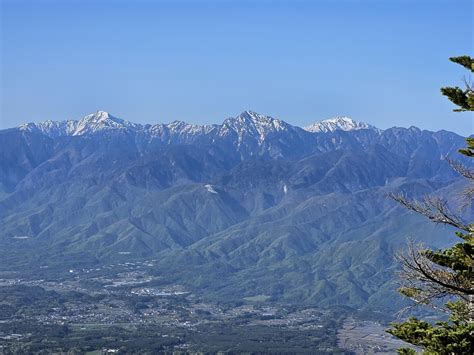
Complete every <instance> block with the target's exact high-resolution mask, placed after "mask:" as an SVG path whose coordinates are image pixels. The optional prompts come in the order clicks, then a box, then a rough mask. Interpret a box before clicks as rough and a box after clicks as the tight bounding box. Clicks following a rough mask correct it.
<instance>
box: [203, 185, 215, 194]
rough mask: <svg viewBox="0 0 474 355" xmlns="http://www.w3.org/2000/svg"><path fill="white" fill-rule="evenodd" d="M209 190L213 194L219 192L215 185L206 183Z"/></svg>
mask: <svg viewBox="0 0 474 355" xmlns="http://www.w3.org/2000/svg"><path fill="white" fill-rule="evenodd" d="M204 187H205V188H206V190H207V191H209V192H210V193H211V194H217V193H218V192H217V191H216V190H215V189H214V187H213V186H212V185H210V184H206V185H204Z"/></svg>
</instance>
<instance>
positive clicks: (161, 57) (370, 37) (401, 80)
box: [0, 0, 474, 135]
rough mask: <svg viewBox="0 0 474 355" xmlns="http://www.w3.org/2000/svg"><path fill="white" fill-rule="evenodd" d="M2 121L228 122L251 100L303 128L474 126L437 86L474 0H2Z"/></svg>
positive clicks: (446, 79)
mask: <svg viewBox="0 0 474 355" xmlns="http://www.w3.org/2000/svg"><path fill="white" fill-rule="evenodd" d="M0 3H1V38H2V41H1V45H2V46H1V69H2V72H1V77H0V84H1V87H0V90H1V102H0V105H1V117H0V128H6V127H12V126H15V125H17V124H19V123H21V122H26V121H39V120H45V119H53V120H59V119H66V118H74V119H77V118H80V117H82V116H84V115H85V114H88V113H91V112H95V111H97V110H105V111H108V112H110V113H112V114H114V115H116V116H118V117H122V118H124V119H128V120H130V121H135V122H141V123H156V122H169V121H172V120H175V119H180V120H185V121H188V122H193V123H220V122H222V121H223V120H224V119H225V118H227V117H229V116H235V115H236V114H238V113H240V112H242V111H244V110H247V109H250V110H253V111H257V112H260V113H263V114H269V115H272V116H274V117H278V118H281V119H283V120H285V121H287V122H289V123H291V124H294V125H300V126H302V125H305V124H308V123H310V122H313V121H317V120H320V119H324V118H328V117H331V116H335V115H347V116H350V117H352V118H354V119H357V120H361V121H366V122H369V123H371V124H374V125H376V126H378V127H380V128H387V127H391V126H405V127H408V126H411V125H415V126H418V127H420V128H425V129H431V130H439V129H447V130H452V131H456V132H458V133H461V134H464V135H467V134H471V133H474V127H473V118H472V115H470V114H468V113H463V114H456V113H452V112H451V109H452V108H453V106H452V105H451V104H450V103H449V102H448V100H447V99H445V98H444V97H442V96H441V95H440V92H439V88H440V87H441V86H447V85H461V84H462V78H463V76H464V75H465V73H466V71H465V70H463V69H462V67H460V66H457V65H455V64H452V63H450V62H449V61H448V57H449V56H453V55H462V54H470V55H473V54H474V53H473V38H472V34H473V7H472V4H471V1H464V0H429V1H424V0H379V1H375V0H372V1H369V0H366V1H363V0H360V1H355V0H353V1H349V0H339V1H337V0H332V1H329V0H327V1H317V0H313V1H309V0H308V1H297V0H296V1H295V0H293V1H289V0H288V1H263V0H262V1H242V0H241V1H237V0H235V1H225V0H222V1H217V0H215V1H198V0H195V1H180V0H175V1H144V0H141V1H140V0H138V1H137V0H134V1H132V0H128V1H125V0H115V1H112V0H97V1H88V0H81V1H75V0H62V1H59V0H56V1H46V0H0Z"/></svg>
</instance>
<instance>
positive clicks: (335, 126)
mask: <svg viewBox="0 0 474 355" xmlns="http://www.w3.org/2000/svg"><path fill="white" fill-rule="evenodd" d="M290 127H294V126H291V125H289V124H288V123H286V122H284V121H282V120H279V119H276V118H273V117H271V116H266V115H262V114H259V113H256V112H253V111H244V112H242V113H241V114H240V115H238V116H236V117H235V118H233V117H231V118H227V119H226V120H224V122H223V123H222V124H221V125H218V124H211V125H197V124H190V123H186V122H184V121H173V122H171V123H157V124H153V125H151V124H138V123H132V122H129V121H126V120H123V119H121V118H117V117H115V116H112V115H111V114H109V113H108V112H105V111H97V112H96V113H93V114H90V115H87V116H85V117H84V118H82V119H80V120H67V121H51V120H48V121H43V122H38V123H34V122H30V123H24V124H21V125H19V126H18V128H19V129H21V130H29V131H33V130H38V131H40V132H42V133H43V134H46V135H48V136H51V137H58V136H79V135H84V134H93V133H99V132H101V131H105V130H114V129H116V130H127V131H130V132H143V133H144V134H149V135H150V136H154V135H159V134H160V133H161V132H163V131H164V130H169V131H170V132H188V133H191V134H196V133H201V134H206V133H209V132H211V131H218V132H219V133H218V134H219V135H223V134H225V132H226V131H227V130H233V131H235V132H238V133H241V134H244V133H245V132H247V133H248V132H249V131H250V132H252V131H253V133H256V134H258V135H259V136H260V138H261V139H262V140H263V139H264V137H265V136H266V135H267V134H268V133H270V132H274V131H284V130H288V129H290ZM304 129H305V130H307V131H309V132H329V131H335V130H342V131H350V130H359V129H375V130H378V129H377V128H375V127H374V126H371V125H369V124H367V123H364V122H358V121H354V120H353V119H351V118H349V117H343V116H338V117H336V118H333V119H326V120H322V121H319V122H315V123H313V124H311V125H309V126H307V127H305V128H304Z"/></svg>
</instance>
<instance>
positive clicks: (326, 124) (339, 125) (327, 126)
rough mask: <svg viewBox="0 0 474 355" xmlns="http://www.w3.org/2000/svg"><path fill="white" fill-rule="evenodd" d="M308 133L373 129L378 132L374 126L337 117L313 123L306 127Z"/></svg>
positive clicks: (344, 117)
mask: <svg viewBox="0 0 474 355" xmlns="http://www.w3.org/2000/svg"><path fill="white" fill-rule="evenodd" d="M304 129H305V130H306V131H308V132H334V131H337V130H340V131H356V130H360V129H373V130H378V129H377V128H375V127H374V126H371V125H369V124H367V123H365V122H359V121H355V120H353V119H352V118H350V117H346V116H337V117H334V118H329V119H326V120H323V121H320V122H316V123H313V124H311V125H309V126H306V127H304Z"/></svg>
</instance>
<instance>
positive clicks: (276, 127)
mask: <svg viewBox="0 0 474 355" xmlns="http://www.w3.org/2000/svg"><path fill="white" fill-rule="evenodd" d="M312 126H313V128H307V129H309V130H314V132H311V131H308V130H305V129H303V128H300V127H296V126H293V125H290V124H288V123H286V122H284V121H282V120H278V119H274V118H271V117H268V116H265V115H260V114H257V113H255V112H251V111H246V112H243V113H242V114H240V115H238V116H237V117H233V118H228V119H226V120H224V122H223V123H222V124H220V125H204V126H201V125H192V124H188V123H185V122H181V121H174V122H171V123H169V124H156V125H146V124H145V125H142V124H136V123H131V122H128V121H125V120H122V119H118V118H115V117H113V116H111V115H110V114H108V113H106V112H102V111H99V112H97V113H95V114H92V115H88V116H86V117H84V118H83V119H81V120H79V121H62V122H54V121H46V122H42V123H29V124H24V125H20V126H19V127H17V128H12V129H6V130H0V230H2V233H1V234H0V271H1V270H8V269H13V270H18V269H21V268H29V267H30V268H38V267H40V266H45V265H46V266H51V267H52V266H54V265H56V266H58V267H59V268H61V269H64V270H67V269H68V268H69V267H81V265H90V264H92V265H94V264H103V263H111V262H115V261H116V260H132V259H140V258H156V259H157V260H158V262H157V266H156V272H157V274H159V275H161V276H162V277H163V278H164V279H166V280H170V281H173V282H178V283H180V284H184V285H186V286H187V287H190V288H192V289H193V290H194V291H195V292H197V293H200V294H201V295H203V296H205V297H212V298H216V299H219V300H229V299H231V300H240V299H242V298H243V297H249V296H255V295H269V296H271V298H272V299H273V300H275V301H284V302H287V301H288V302H300V303H312V304H318V305H341V304H343V305H348V306H350V307H354V308H361V307H372V308H375V309H378V310H383V311H389V310H390V311H391V310H394V309H396V308H397V307H398V306H400V303H399V302H401V301H400V299H398V298H397V296H396V295H395V292H394V291H393V290H394V289H395V286H394V285H393V282H394V274H393V272H394V271H395V268H396V266H395V263H394V260H393V253H394V252H395V251H396V250H397V249H398V248H400V247H401V246H403V244H404V243H405V241H406V239H407V238H408V237H413V236H417V237H420V238H422V239H423V238H424V241H425V242H427V243H434V244H436V243H439V242H440V241H443V240H445V238H443V236H445V235H446V230H442V229H439V228H438V227H436V226H432V225H431V224H430V223H428V222H425V221H424V220H422V219H421V218H419V217H417V216H414V215H411V214H409V213H408V212H406V211H405V210H403V209H400V208H399V207H397V206H396V205H395V204H393V203H392V202H391V201H390V200H388V199H387V198H386V194H387V193H388V192H390V191H402V192H404V193H406V194H407V195H408V196H412V197H419V196H422V195H423V194H425V193H434V194H438V195H440V196H447V197H449V198H451V197H452V196H456V194H455V191H457V190H458V189H460V188H462V179H460V178H459V176H457V175H456V174H455V173H454V172H453V171H452V169H451V168H450V166H449V164H448V163H447V162H446V160H445V159H444V157H445V156H447V155H451V156H452V155H454V154H456V152H457V149H459V148H461V147H463V146H464V138H463V137H461V136H459V135H457V134H455V133H452V132H447V131H439V132H430V131H425V130H420V129H418V128H416V127H411V128H389V129H385V130H379V129H377V128H374V127H372V126H369V125H367V124H364V123H357V122H355V121H352V120H350V119H348V118H338V119H333V120H329V121H327V120H326V121H322V122H320V123H317V124H315V125H312ZM419 230H423V231H424V233H423V235H419V234H418V231H419ZM124 253H125V254H124Z"/></svg>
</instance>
